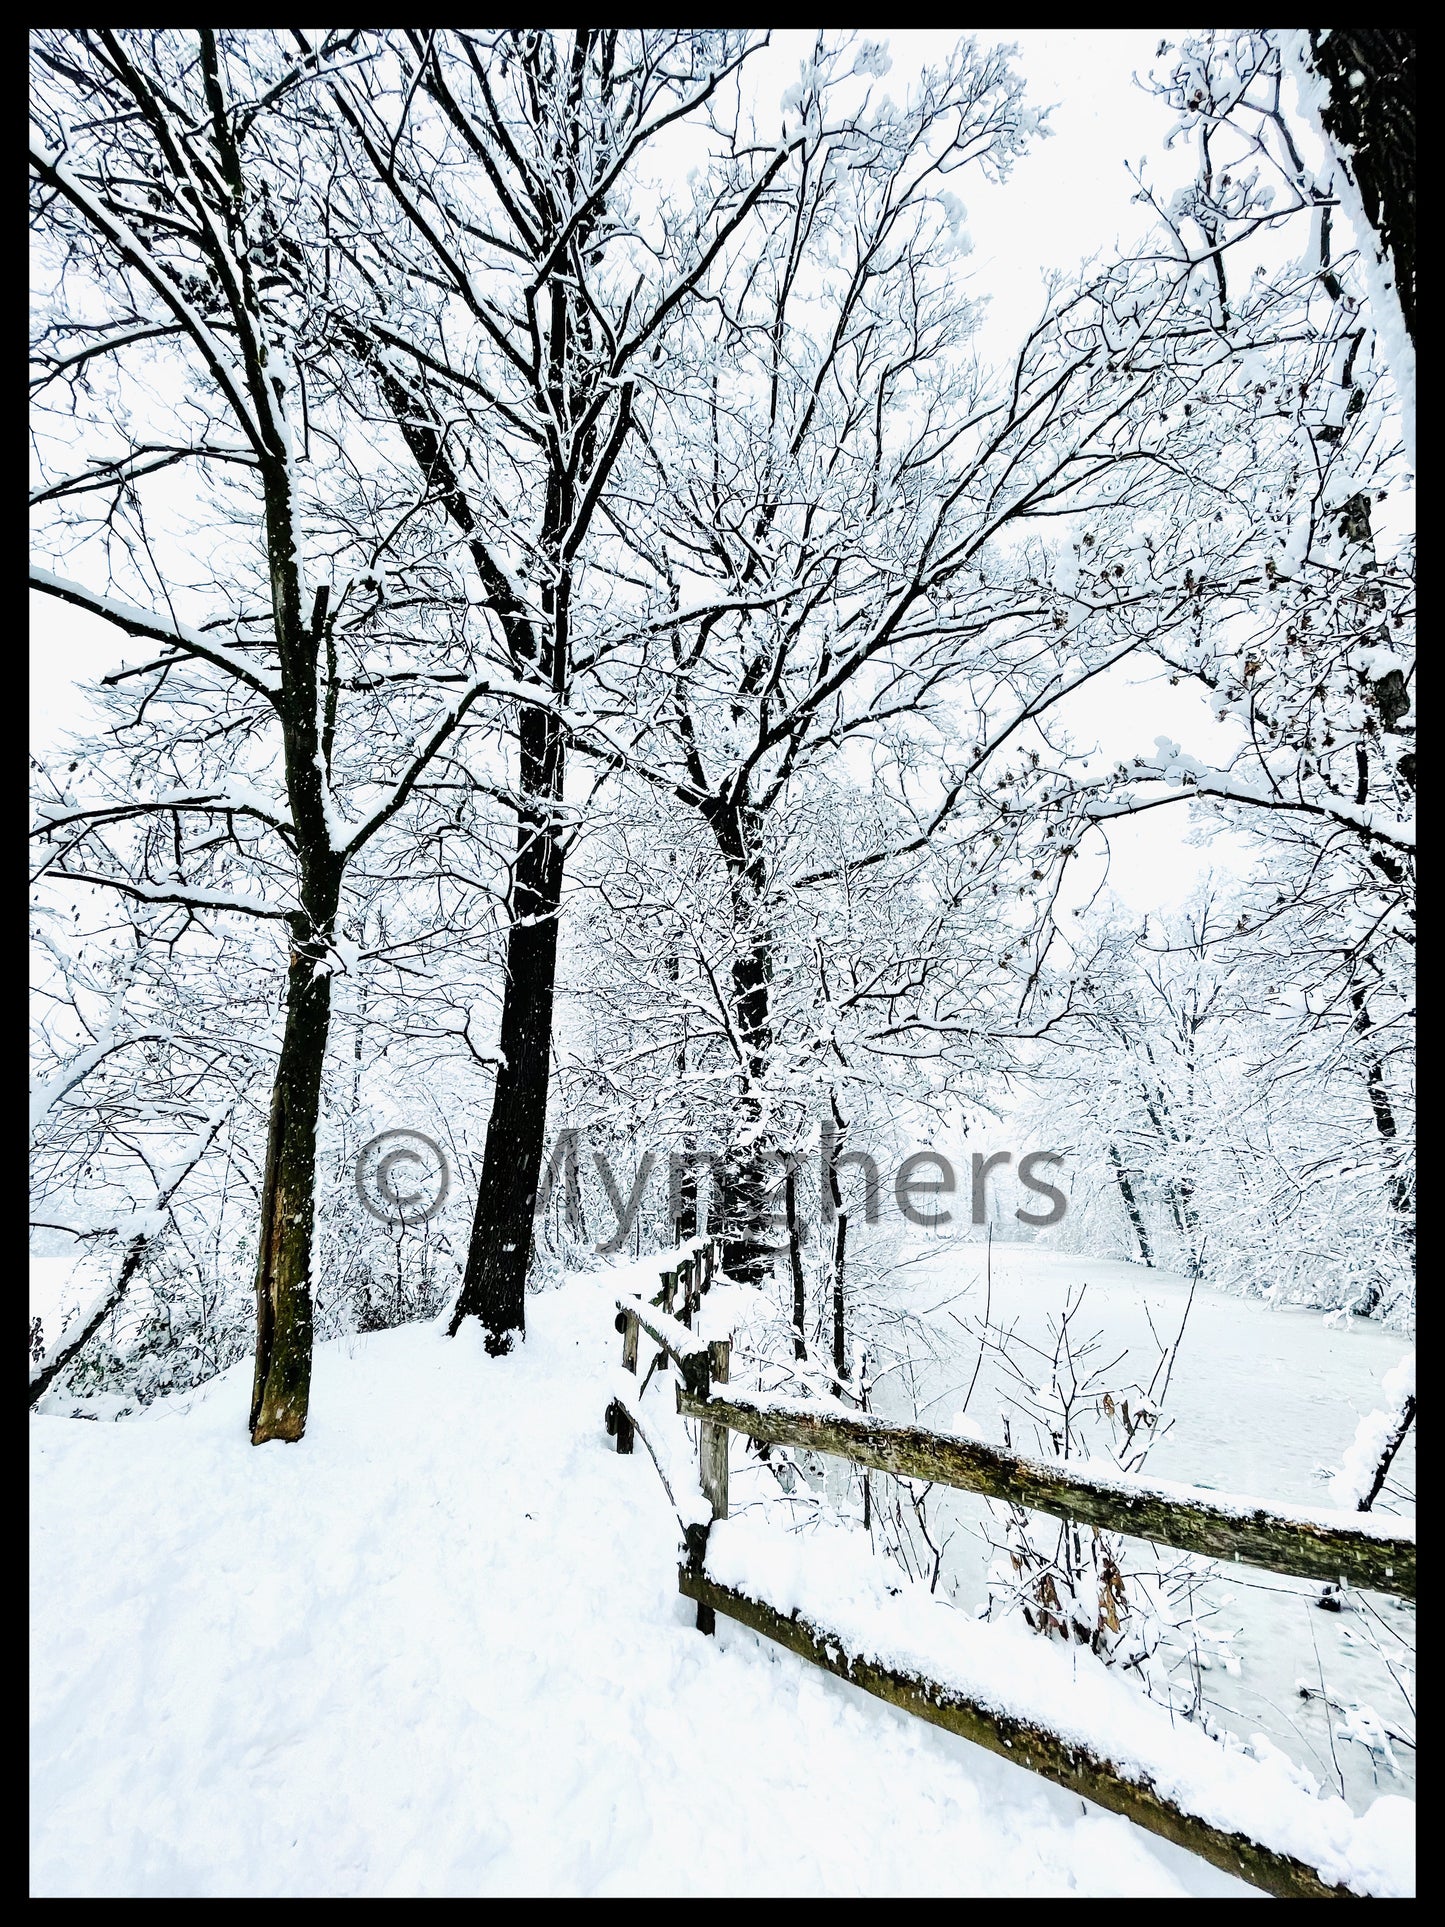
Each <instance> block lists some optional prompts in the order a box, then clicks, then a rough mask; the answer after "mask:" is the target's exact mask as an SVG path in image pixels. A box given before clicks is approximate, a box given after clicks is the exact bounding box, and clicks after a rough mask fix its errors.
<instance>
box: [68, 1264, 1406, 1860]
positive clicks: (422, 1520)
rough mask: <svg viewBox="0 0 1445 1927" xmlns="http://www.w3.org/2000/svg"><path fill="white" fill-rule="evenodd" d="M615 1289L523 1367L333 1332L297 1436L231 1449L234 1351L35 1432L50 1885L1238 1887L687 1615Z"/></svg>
mask: <svg viewBox="0 0 1445 1927" xmlns="http://www.w3.org/2000/svg"><path fill="white" fill-rule="evenodd" d="M646 1275H647V1276H648V1277H649V1278H650V1275H651V1274H650V1272H648V1273H647V1274H646ZM617 1283H618V1274H616V1273H614V1274H612V1275H611V1276H610V1277H608V1278H596V1277H594V1278H590V1279H584V1280H577V1281H574V1282H572V1283H570V1284H569V1285H567V1286H566V1287H564V1288H563V1289H561V1290H558V1291H553V1292H547V1293H544V1294H542V1295H541V1296H539V1297H537V1298H535V1299H533V1300H532V1301H531V1304H530V1306H529V1321H530V1330H529V1337H528V1341H527V1344H526V1346H525V1347H524V1348H523V1349H522V1350H521V1351H520V1353H518V1354H517V1355H515V1356H514V1357H512V1358H511V1359H509V1360H507V1361H504V1362H501V1361H492V1360H488V1359H486V1358H485V1357H484V1355H483V1354H482V1350H481V1345H480V1333H479V1332H478V1331H477V1330H476V1329H475V1328H474V1327H469V1328H468V1329H466V1330H464V1331H463V1333H462V1334H461V1336H460V1337H459V1338H458V1339H456V1340H454V1341H449V1340H447V1339H446V1338H445V1336H444V1335H443V1332H442V1330H441V1329H440V1327H439V1326H437V1325H428V1326H411V1327H408V1328H404V1329H402V1330H400V1331H396V1332H389V1333H381V1334H376V1335H373V1336H371V1337H367V1338H362V1339H357V1340H353V1341H351V1342H350V1343H348V1344H340V1343H337V1344H330V1345H326V1346H323V1347H321V1348H320V1349H319V1352H318V1356H317V1369H316V1382H315V1389H314V1395H313V1400H312V1408H311V1420H310V1426H309V1429H308V1433H307V1437H306V1439H305V1441H304V1442H303V1443H302V1444H301V1445H299V1446H294V1447H292V1446H287V1447H281V1446H270V1447H266V1448H263V1449H261V1450H253V1449H252V1448H251V1447H250V1446H249V1445H248V1444H247V1443H246V1437H245V1430H244V1419H245V1407H246V1401H247V1397H248V1393H249V1376H248V1373H247V1372H246V1371H245V1370H244V1369H238V1370H235V1371H232V1372H230V1373H227V1374H226V1375H225V1376H223V1377H222V1378H220V1379H218V1380H215V1381H213V1382H212V1384H210V1385H209V1386H207V1387H206V1388H205V1389H204V1391H203V1392H201V1393H199V1394H192V1395H189V1396H187V1397H184V1398H177V1399H173V1400H168V1401H163V1402H159V1403H157V1404H156V1405H154V1406H152V1407H151V1408H149V1410H148V1411H147V1412H146V1413H145V1414H143V1415H140V1416H136V1417H132V1418H127V1419H125V1420H123V1421H122V1422H120V1423H118V1424H110V1423H87V1422H85V1421H83V1420H78V1419H72V1418H60V1417H43V1418H37V1419H35V1420H34V1421H33V1422H32V1428H31V1429H32V1447H33V1536H32V1553H33V1585H34V1600H33V1605H34V1633H33V1645H32V1703H33V1712H32V1721H33V1739H32V1750H33V1771H32V1832H33V1855H32V1889H33V1891H34V1892H35V1893H37V1894H42V1895H52V1894H55V1895H58V1894H70V1895H95V1896H109V1895H145V1896H151V1895H187V1896H210V1895H226V1894H242V1893H244V1894H249V1895H254V1894H258V1893H259V1894H265V1895H331V1894H337V1895H373V1894H376V1895H412V1894H417V1895H430V1894H493V1893H498V1894H505V1893H551V1894H559V1895H570V1894H608V1893H612V1894H623V1893H628V1894H630V1893H662V1894H694V1893H727V1894H753V1893H788V1894H799V1895H804V1894H806V1895H818V1894H849V1893H869V1894H879V1895H883V1894H888V1895H894V1894H919V1895H923V1894H987V1893H1000V1894H1017V1893H1021V1892H1027V1893H1029V1894H1030V1895H1040V1896H1042V1895H1054V1894H1058V1895H1089V1894H1095V1895H1124V1894H1157V1895H1166V1894H1178V1893H1188V1894H1201V1895H1202V1894H1217V1895H1235V1896H1239V1897H1243V1896H1245V1895H1247V1894H1248V1893H1250V1891H1251V1890H1250V1889H1248V1888H1245V1887H1243V1886H1241V1885H1240V1884H1239V1883H1237V1882H1235V1881H1233V1880H1230V1879H1229V1878H1227V1877H1226V1876H1224V1875H1223V1874H1219V1873H1216V1872H1215V1871H1214V1870H1213V1869H1211V1868H1209V1867H1208V1866H1206V1865H1204V1864H1203V1863H1202V1862H1200V1861H1198V1860H1195V1859H1194V1858H1192V1857H1191V1856H1188V1855H1185V1854H1183V1853H1181V1852H1179V1851H1178V1850H1176V1849H1174V1848H1172V1847H1170V1846H1168V1845H1167V1844H1166V1843H1164V1842H1161V1841H1158V1840H1156V1839H1154V1838H1152V1837H1151V1836H1149V1835H1147V1834H1145V1833H1143V1832H1142V1831H1140V1830H1138V1829H1136V1828H1134V1827H1132V1826H1131V1825H1129V1824H1128V1823H1127V1822H1125V1821H1124V1820H1122V1819H1119V1818H1118V1817H1116V1816H1112V1815H1108V1814H1104V1813H1102V1812H1100V1811H1098V1810H1097V1809H1094V1808H1092V1807H1088V1808H1086V1807H1085V1806H1084V1803H1083V1802H1082V1801H1080V1800H1079V1799H1077V1798H1075V1797H1074V1796H1072V1795H1069V1794H1066V1793H1065V1792H1063V1791H1062V1790H1061V1789H1057V1788H1054V1787H1051V1786H1049V1785H1047V1784H1046V1783H1045V1782H1043V1781H1041V1780H1039V1779H1037V1778H1036V1777H1035V1776H1033V1775H1031V1774H1029V1773H1027V1772H1025V1771H1023V1770H1022V1769H1020V1768H1016V1767H1012V1766H1010V1765H1008V1764H1007V1763H1005V1762H1003V1761H1001V1760H997V1759H995V1758H993V1757H992V1756H990V1755H988V1754H986V1753H984V1752H982V1751H980V1750H979V1749H978V1748H975V1747H972V1746H970V1745H968V1744H967V1743H966V1742H964V1741H961V1740H957V1739H955V1738H953V1737H952V1736H950V1735H948V1734H944V1733H941V1732H938V1731H936V1730H934V1729H932V1728H930V1727H928V1726H926V1725H924V1724H922V1723H921V1722H919V1721H917V1720H915V1719H912V1718H910V1717H909V1716H907V1715H906V1714H903V1713H900V1712H897V1711H895V1710H894V1709H892V1708H890V1707H887V1706H884V1705H882V1704H880V1703H879V1702H877V1701H876V1700H873V1699H870V1698H868V1697H867V1696H865V1695H863V1694H862V1693H860V1692H859V1691H858V1690H857V1689H855V1688H852V1687H850V1686H847V1685H845V1684H843V1683H841V1682H839V1681H836V1680H833V1679H831V1678H829V1677H827V1676H826V1675H824V1674H822V1673H820V1672H819V1671H818V1670H816V1669H815V1668H813V1667H810V1666H808V1665H807V1664H806V1663H805V1662H803V1661H802V1660H799V1659H796V1658H794V1657H793V1656H792V1655H790V1654H787V1653H785V1652H782V1651H780V1650H778V1649H777V1648H775V1647H773V1646H771V1645H769V1644H767V1643H766V1642H763V1641H760V1640H758V1639H756V1638H755V1637H754V1636H753V1635H751V1634H750V1633H748V1632H746V1631H744V1630H743V1629H741V1628H740V1627H737V1626H735V1625H732V1624H730V1623H729V1622H727V1621H725V1620H721V1619H720V1620H719V1625H718V1636H717V1638H716V1639H711V1640H710V1639H706V1638H703V1637H702V1636H701V1635H699V1634H698V1633H697V1631H696V1630H695V1629H694V1627H693V1625H692V1609H691V1607H690V1606H689V1605H687V1604H686V1603H685V1602H683V1601H681V1600H680V1599H679V1598H678V1596H677V1592H676V1566H675V1560H676V1552H675V1548H676V1541H677V1526H676V1521H675V1519H674V1518H673V1516H672V1513H671V1511H670V1509H669V1507H668V1505H667V1502H666V1499H665V1497H664V1495H663V1492H662V1489H661V1485H660V1483H659V1481H658V1479H657V1476H656V1474H655V1472H654V1471H653V1468H652V1466H651V1465H650V1463H649V1461H648V1459H647V1457H646V1454H645V1453H644V1452H643V1451H642V1450H641V1449H640V1448H639V1450H638V1451H637V1452H636V1453H635V1454H634V1455H633V1456H632V1457H630V1458H627V1457H619V1456H617V1455H616V1453H615V1452H614V1450H613V1448H612V1444H611V1441H610V1440H608V1438H607V1436H606V1434H605V1431H604V1429H603V1425H602V1414H603V1410H604V1407H605V1404H606V1400H607V1396H608V1387H609V1382H610V1380H611V1379H612V1378H613V1377H614V1376H615V1372H616V1361H617V1350H618V1340H617V1338H616V1335H615V1333H614V1331H613V1328H612V1322H611V1316H610V1305H611V1294H612V1292H613V1291H614V1290H615V1289H616V1286H617ZM1234 1309H1236V1310H1238V1309H1239V1307H1238V1306H1237V1304H1235V1306H1234ZM1293 1322H1294V1321H1291V1323H1293ZM644 1362H645V1360H644ZM659 1391H661V1392H662V1393H663V1395H664V1396H663V1400H662V1403H661V1405H660V1408H659V1409H660V1411H662V1412H665V1411H666V1410H667V1408H668V1407H669V1406H670V1403H671V1397H670V1390H669V1388H668V1386H667V1385H666V1384H665V1383H664V1384H663V1385H662V1386H656V1385H655V1387H654V1390H653V1391H652V1392H650V1393H649V1394H648V1400H647V1403H648V1406H649V1407H650V1406H651V1405H652V1404H653V1401H654V1400H655V1399H657V1396H658V1392H659ZM1170 1469H1176V1468H1174V1467H1171V1468H1170ZM1192 1469H1196V1470H1197V1469H1199V1468H1197V1467H1194V1468H1192ZM1276 1483H1277V1482H1276ZM1301 1496H1308V1497H1315V1498H1317V1497H1318V1492H1317V1490H1315V1489H1312V1490H1311V1491H1309V1492H1307V1493H1304V1494H1302V1495H1301ZM938 1610H940V1611H944V1610H945V1609H944V1608H941V1607H940V1608H939V1609H938ZM1396 1831H1397V1832H1398V1824H1396Z"/></svg>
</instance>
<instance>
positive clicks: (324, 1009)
mask: <svg viewBox="0 0 1445 1927" xmlns="http://www.w3.org/2000/svg"><path fill="white" fill-rule="evenodd" d="M339 897H340V877H339V874H337V875H336V876H335V877H331V876H328V877H327V878H326V879H325V880H324V881H323V882H322V883H321V884H320V885H319V886H317V887H316V888H314V889H312V890H307V891H305V892H304V893H303V902H304V903H306V899H307V898H309V903H306V907H305V908H303V909H302V910H301V911H300V912H299V913H298V914H297V915H296V916H295V917H294V918H293V919H292V924H291V945H292V947H291V963H290V968H289V970H288V972H287V982H286V1028H285V1030H284V1032H283V1034H282V1038H281V1055H280V1058H279V1060H278V1063H277V1066H276V1082H275V1085H274V1086H273V1088H272V1092H271V1124H270V1130H269V1132H268V1134H267V1140H266V1175H265V1179H264V1182H263V1185H262V1191H261V1233H260V1242H259V1249H258V1252H257V1258H256V1373H255V1379H254V1381H253V1385H252V1391H251V1443H252V1444H253V1445H264V1444H265V1442H266V1441H267V1440H268V1439H290V1440H296V1439H299V1438H300V1437H301V1435H302V1434H303V1433H304V1432H305V1430H306V1410H307V1405H308V1402H309V1400H310V1396H311V1336H312V1332H311V1252H312V1240H313V1231H314V1206H315V1190H316V1123H317V1118H318V1116H319V1114H320V1109H321V1072H322V1067H323V1065H324V1063H325V1060H326V1039H327V1034H328V1032H329V1030H330V1028H331V957H330V951H331V945H332V939H333V934H334V924H335V919H336V908H337V903H338V900H339Z"/></svg>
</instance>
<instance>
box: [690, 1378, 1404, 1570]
mask: <svg viewBox="0 0 1445 1927" xmlns="http://www.w3.org/2000/svg"><path fill="white" fill-rule="evenodd" d="M678 1410H679V1411H681V1412H683V1413H684V1414H685V1415H686V1416H688V1417H689V1418H706V1419H707V1420H708V1422H709V1423H710V1424H713V1425H725V1426H728V1427H730V1428H731V1429H732V1430H733V1431H735V1432H744V1433H746V1434H747V1436H748V1437H749V1438H753V1439H757V1440H758V1441H759V1442H760V1443H763V1444H767V1445H795V1446H802V1447H804V1448H806V1449H807V1450H810V1451H814V1452H830V1453H833V1454H835V1455H836V1456H838V1457H841V1458H846V1459H851V1460H852V1461H853V1462H854V1463H855V1464H856V1465H864V1466H868V1467H871V1468H872V1469H873V1470H874V1471H878V1472H892V1473H894V1474H895V1475H896V1476H898V1477H902V1478H910V1479H932V1480H934V1481H935V1482H936V1483H937V1484H939V1485H949V1486H955V1487H957V1488H958V1489H959V1490H961V1491H964V1492H982V1493H984V1494H986V1495H987V1496H988V1497H989V1498H994V1499H1008V1500H1012V1501H1013V1502H1014V1503H1016V1504H1018V1505H1023V1506H1027V1507H1029V1509H1030V1510H1031V1511H1034V1512H1047V1513H1049V1514H1051V1515H1052V1516H1053V1517H1054V1518H1058V1519H1081V1520H1083V1521H1084V1522H1085V1523H1086V1524H1088V1525H1095V1526H1104V1527H1107V1528H1108V1529H1109V1530H1110V1531H1112V1532H1125V1533H1130V1534H1132V1535H1133V1537H1134V1538H1136V1539H1151V1540H1154V1541H1155V1542H1156V1543H1158V1544H1160V1545H1165V1546H1174V1547H1177V1548H1178V1549H1179V1550H1180V1551H1181V1552H1197V1553H1202V1554H1203V1555H1204V1556H1205V1557H1207V1558H1211V1559H1235V1560H1238V1561H1239V1562H1240V1563H1241V1564H1244V1565H1249V1566H1263V1567H1265V1568H1266V1569H1267V1570H1268V1571H1270V1572H1281V1573H1291V1574H1293V1575H1295V1576H1296V1577H1299V1578H1304V1579H1324V1580H1330V1581H1338V1580H1348V1581H1349V1583H1350V1584H1351V1585H1352V1586H1360V1587H1365V1588H1368V1589H1370V1590H1372V1591H1374V1592H1386V1593H1397V1594H1399V1595H1400V1596H1401V1597H1402V1598H1406V1599H1413V1598H1414V1597H1415V1533H1414V1527H1413V1524H1408V1525H1407V1522H1405V1521H1402V1520H1399V1519H1377V1518H1375V1517H1374V1516H1373V1515H1372V1514H1370V1513H1351V1512H1313V1511H1311V1510H1309V1509H1307V1508H1305V1507H1302V1506H1284V1505H1271V1504H1268V1503H1266V1501H1264V1500H1262V1499H1252V1498H1244V1497H1240V1496H1236V1495H1235V1494H1234V1493H1229V1492H1215V1491H1212V1490H1210V1489H1208V1488H1206V1487H1201V1486H1190V1485H1179V1484H1176V1483H1175V1482H1173V1481H1172V1480H1165V1479H1149V1478H1145V1477H1142V1476H1141V1475H1140V1474H1138V1473H1129V1472H1121V1471H1118V1470H1117V1469H1116V1468H1115V1467H1113V1466H1093V1465H1090V1464H1089V1462H1088V1461H1087V1460H1079V1461H1073V1462H1069V1463H1062V1462H1059V1463H1051V1462H1048V1461H1046V1460H1042V1459H1032V1458H1027V1457H1025V1456H1024V1455H1023V1454H1021V1453H1018V1452H1006V1451H1004V1450H1003V1449H1002V1448H1000V1447H998V1446H993V1445H983V1444H980V1443H977V1442H976V1441H974V1440H972V1439H962V1438H954V1437H951V1436H949V1435H948V1434H946V1433H940V1432H930V1431H926V1430H924V1428H923V1427H921V1426H917V1425H900V1424H897V1423H896V1422H894V1421H892V1420H889V1419H881V1418H875V1417H873V1416H872V1415H870V1414H863V1413H852V1412H839V1411H831V1410H830V1411H826V1412H820V1411H819V1410H817V1408H816V1406H815V1405H813V1404H812V1402H811V1401H809V1400H806V1399H799V1398H790V1397H787V1396H784V1395H780V1394H769V1393H761V1394H759V1393H754V1394H749V1395H746V1396H744V1395H742V1394H736V1395H734V1396H733V1397H731V1398H729V1399H725V1400H720V1399H717V1398H711V1397H710V1398H707V1399H703V1398H701V1397H699V1396H698V1395H697V1394H696V1393H695V1392H694V1391H693V1389H692V1387H691V1386H689V1387H688V1390H687V1391H686V1392H685V1393H679V1400H678Z"/></svg>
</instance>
